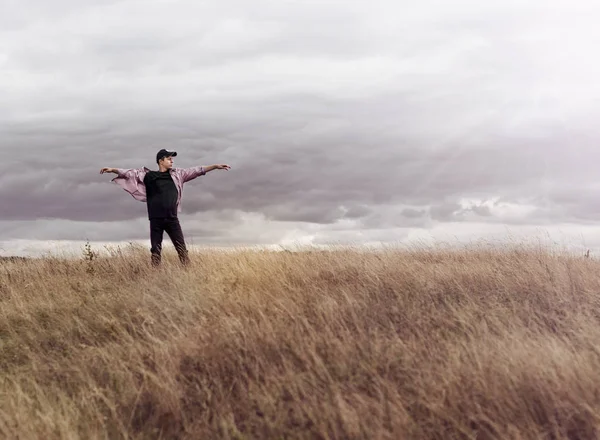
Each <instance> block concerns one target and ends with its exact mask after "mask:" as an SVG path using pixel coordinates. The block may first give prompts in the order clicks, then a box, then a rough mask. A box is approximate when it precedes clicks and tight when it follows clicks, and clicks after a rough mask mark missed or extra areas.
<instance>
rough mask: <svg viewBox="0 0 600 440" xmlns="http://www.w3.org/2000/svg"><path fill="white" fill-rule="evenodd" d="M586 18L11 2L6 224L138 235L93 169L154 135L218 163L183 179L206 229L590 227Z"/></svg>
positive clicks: (458, 8) (4, 127) (552, 7)
mask: <svg viewBox="0 0 600 440" xmlns="http://www.w3.org/2000/svg"><path fill="white" fill-rule="evenodd" d="M599 18H600V7H598V6H597V5H596V4H595V3H593V2H582V3H579V4H578V5H577V7H575V6H573V5H572V4H571V3H567V2H565V1H552V2H550V3H548V2H542V1H541V0H536V1H533V2H529V3H528V4H526V5H525V4H523V3H518V2H514V1H509V2H492V3H490V2H487V3H481V2H475V1H473V0H460V1H458V2H452V3H447V2H439V1H434V0H428V1H426V2H422V3H421V4H419V5H418V6H416V5H411V6H410V7H406V5H402V4H401V3H397V2H391V1H383V0H381V1H380V0H375V1H372V2H368V3H347V2H345V3H343V2H340V1H323V2H319V3H318V5H317V4H316V3H314V2H292V3H290V2H272V1H257V2H253V3H252V4H250V3H245V2H242V1H241V0H238V1H228V2H221V3H212V4H207V3H198V2H192V1H186V0H181V1H179V2H176V3H172V2H164V1H158V0H156V1H146V2H139V1H134V0H121V1H119V0H115V1H111V2H103V3H102V4H98V3H97V2H91V1H88V0H84V1H78V2H74V1H71V0H60V1H57V2H53V5H52V8H50V7H49V6H48V5H47V4H46V3H43V2H41V0H40V1H33V0H29V1H24V2H22V3H20V6H19V8H17V7H16V6H15V3H14V2H9V3H4V4H2V5H0V25H2V26H0V29H1V30H0V83H1V84H2V85H3V99H2V100H1V101H0V114H1V115H2V116H3V117H2V118H1V119H0V130H1V131H2V134H3V135H2V137H1V138H0V151H2V152H3V164H4V165H5V167H4V170H3V173H2V174H0V206H2V207H3V209H2V210H0V222H3V223H4V224H5V225H7V229H5V232H3V233H2V232H0V234H3V235H1V236H3V237H4V238H6V239H8V238H11V239H34V238H35V239H37V240H55V239H64V240H79V239H81V236H82V235H83V234H84V232H86V231H88V232H89V235H90V236H92V237H94V240H98V241H106V240H124V241H126V240H128V239H138V238H139V239H142V237H143V236H144V234H145V233H142V232H141V231H143V228H142V227H141V225H143V224H144V221H145V214H146V211H145V206H144V204H142V203H139V202H137V201H135V200H134V199H132V198H131V196H129V195H128V194H127V193H125V192H124V191H122V190H121V189H120V188H118V187H117V186H116V185H114V184H111V183H110V178H112V177H114V176H108V177H107V176H106V175H102V176H101V175H99V174H98V171H99V169H100V168H101V167H103V166H111V167H123V168H133V167H142V166H148V167H150V168H153V167H155V163H154V160H153V157H154V155H155V152H156V151H157V150H158V149H160V148H163V147H167V148H172V149H176V150H178V151H179V153H180V155H179V156H178V158H177V160H176V166H183V167H186V166H194V165H198V164H210V163H229V164H230V165H231V166H232V170H231V171H229V172H220V171H215V172H212V173H210V174H209V175H207V176H204V177H201V178H198V179H197V180H195V181H193V182H190V183H189V184H187V185H186V187H185V190H184V197H183V217H184V221H185V222H187V224H189V225H190V228H189V230H190V232H189V234H190V237H193V238H194V239H196V240H198V241H199V242H205V243H209V242H210V243H217V242H227V243H232V242H235V241H236V240H237V242H240V243H251V242H260V243H264V242H278V241H281V240H286V239H287V238H286V237H287V236H288V235H286V234H289V236H296V237H313V238H311V240H317V241H328V240H355V239H358V240H360V241H371V240H374V239H375V238H374V237H381V239H383V240H385V239H386V237H392V239H394V240H395V239H396V238H397V237H398V235H397V234H400V236H404V235H405V234H406V231H407V230H411V229H413V228H417V229H424V230H431V229H432V228H436V227H438V225H442V226H443V225H446V226H448V225H450V224H454V223H455V222H459V223H466V224H474V223H478V224H479V223H481V224H512V225H521V226H525V225H531V226H532V227H535V226H536V225H548V224H561V223H573V224H582V225H583V224H588V223H593V222H595V221H598V220H599V219H600V212H599V211H598V209H596V204H595V199H596V198H597V197H596V195H597V191H596V190H597V188H598V179H597V170H596V168H597V167H596V163H597V162H598V159H600V153H598V148H597V143H598V136H597V135H596V132H595V124H596V119H597V116H598V114H597V106H596V104H595V102H596V100H597V98H598V96H599V95H600V86H598V85H597V81H596V78H597V77H598V75H599V74H600V63H597V62H596V61H595V60H594V58H593V56H591V55H590V54H593V53H594V50H595V47H596V46H597V43H598V42H599V40H600V31H599V30H598V28H597V26H596V22H597V20H598V19H599ZM205 219H209V220H208V221H206V220H205ZM249 219H255V221H254V222H251V223H252V224H253V226H252V228H251V229H247V228H246V223H247V222H249V221H250V220H249ZM256 219H260V220H256ZM275 224H276V225H279V226H277V228H276V230H277V232H276V233H272V234H271V233H269V232H268V231H263V230H262V229H261V228H267V229H269V228H272V227H273V225H275ZM317 230H318V231H320V232H319V233H318V234H317V233H316V232H315V231H317ZM400 230H402V231H404V232H397V231H400ZM386 231H387V235H386ZM394 231H396V232H394ZM244 234H247V235H244ZM315 234H317V235H315ZM319 234H320V235H319ZM394 237H396V238H394Z"/></svg>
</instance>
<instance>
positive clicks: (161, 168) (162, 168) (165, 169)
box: [158, 167, 169, 173]
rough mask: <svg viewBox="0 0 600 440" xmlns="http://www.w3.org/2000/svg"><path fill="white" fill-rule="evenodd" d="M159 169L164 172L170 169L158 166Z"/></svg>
mask: <svg viewBox="0 0 600 440" xmlns="http://www.w3.org/2000/svg"><path fill="white" fill-rule="evenodd" d="M158 171H160V172H161V173H164V172H165V171H169V169H168V168H164V167H158Z"/></svg>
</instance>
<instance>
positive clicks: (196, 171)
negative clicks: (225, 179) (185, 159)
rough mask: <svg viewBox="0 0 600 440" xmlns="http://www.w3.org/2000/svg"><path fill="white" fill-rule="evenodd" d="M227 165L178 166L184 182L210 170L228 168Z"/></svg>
mask: <svg viewBox="0 0 600 440" xmlns="http://www.w3.org/2000/svg"><path fill="white" fill-rule="evenodd" d="M230 168H231V167H230V166H229V165H206V166H204V165H200V166H197V167H192V168H180V169H179V171H180V172H181V177H182V180H183V181H184V182H189V181H190V180H193V179H195V178H196V177H198V176H203V175H205V174H206V173H208V172H209V171H212V170H229V169H230Z"/></svg>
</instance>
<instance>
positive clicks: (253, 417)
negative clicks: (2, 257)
mask: <svg viewBox="0 0 600 440" xmlns="http://www.w3.org/2000/svg"><path fill="white" fill-rule="evenodd" d="M147 257H148V255H147V254H146V253H145V252H144V251H142V252H138V253H136V252H133V253H122V254H119V253H115V255H114V256H112V257H108V258H105V259H102V258H100V259H93V260H92V261H85V260H83V259H82V260H80V261H68V260H60V259H52V258H45V259H41V260H35V259H32V260H27V261H20V260H19V261H3V262H0V344H1V345H0V395H2V399H0V437H1V438H7V439H8V438H10V439H17V438H19V439H34V438H44V439H55V438H57V439H58V438H60V439H63V438H64V439H66V438H82V439H89V440H91V439H101V438H102V439H104V438H110V439H118V438H140V439H141V438H144V439H146V438H163V439H172V438H181V439H200V438H206V439H208V438H210V439H216V438H229V439H251V438H252V439H254V438H256V439H271V438H273V439H283V438H313V439H319V438H321V439H325V438H336V439H337V438H339V439H341V438H344V439H358V438H360V439H404V438H406V439H452V438H461V439H470V438H473V439H474V438H477V439H496V438H498V439H499V438H502V439H538V438H547V439H567V438H569V439H592V438H597V437H598V435H599V428H600V368H599V365H600V346H599V345H598V341H600V263H599V262H598V261H596V260H594V259H593V258H583V257H581V256H568V255H563V254H560V253H555V252H552V251H551V250H547V249H536V248H525V247H519V246H509V245H507V246H505V247H497V248H491V247H485V246H473V247H471V248H469V249H463V250H459V251H451V250H449V249H445V248H442V247H440V248H437V249H415V250H394V249H389V250H385V251H381V252H378V253H367V252H359V251H358V250H336V251H332V252H299V253H292V252H250V251H240V252H237V253H219V252H203V253H201V254H200V253H196V254H192V259H193V265H192V267H190V268H189V269H188V270H182V269H180V268H179V267H178V266H177V264H176V257H175V255H174V254H173V253H169V254H168V255H167V256H166V262H165V263H166V264H165V266H164V267H163V269H162V270H160V271H153V270H152V269H151V268H150V267H149V266H148V258H147Z"/></svg>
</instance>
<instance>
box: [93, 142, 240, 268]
mask: <svg viewBox="0 0 600 440" xmlns="http://www.w3.org/2000/svg"><path fill="white" fill-rule="evenodd" d="M175 156H177V152H176V151H169V150H165V149H162V150H160V151H159V152H158V153H157V154H156V163H157V164H158V171H152V170H149V169H148V168H146V167H144V168H135V169H122V168H102V169H101V170H100V174H104V173H114V174H116V175H117V177H115V178H114V179H113V180H112V181H113V182H115V183H116V184H117V185H119V186H120V187H121V188H123V189H124V190H125V191H127V192H128V193H129V194H131V195H132V196H133V198H134V199H136V200H139V201H140V202H146V206H147V209H148V219H149V220H150V243H151V248H150V252H151V256H152V258H151V261H152V264H153V265H154V266H155V267H156V266H158V265H160V262H161V252H162V241H163V233H164V232H166V233H167V234H168V235H169V237H170V238H171V241H172V242H173V246H175V249H176V250H177V254H178V256H179V260H180V261H181V263H182V264H184V265H186V264H187V263H188V262H189V258H188V251H187V247H186V244H185V239H184V237H183V232H182V230H181V225H180V224H179V218H178V214H179V213H180V212H181V195H182V193H183V184H184V183H185V182H189V181H190V180H193V179H195V178H196V177H198V176H203V175H205V174H206V173H208V172H210V171H212V170H229V169H230V168H231V167H230V166H229V165H210V166H197V167H192V168H173V157H175Z"/></svg>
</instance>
